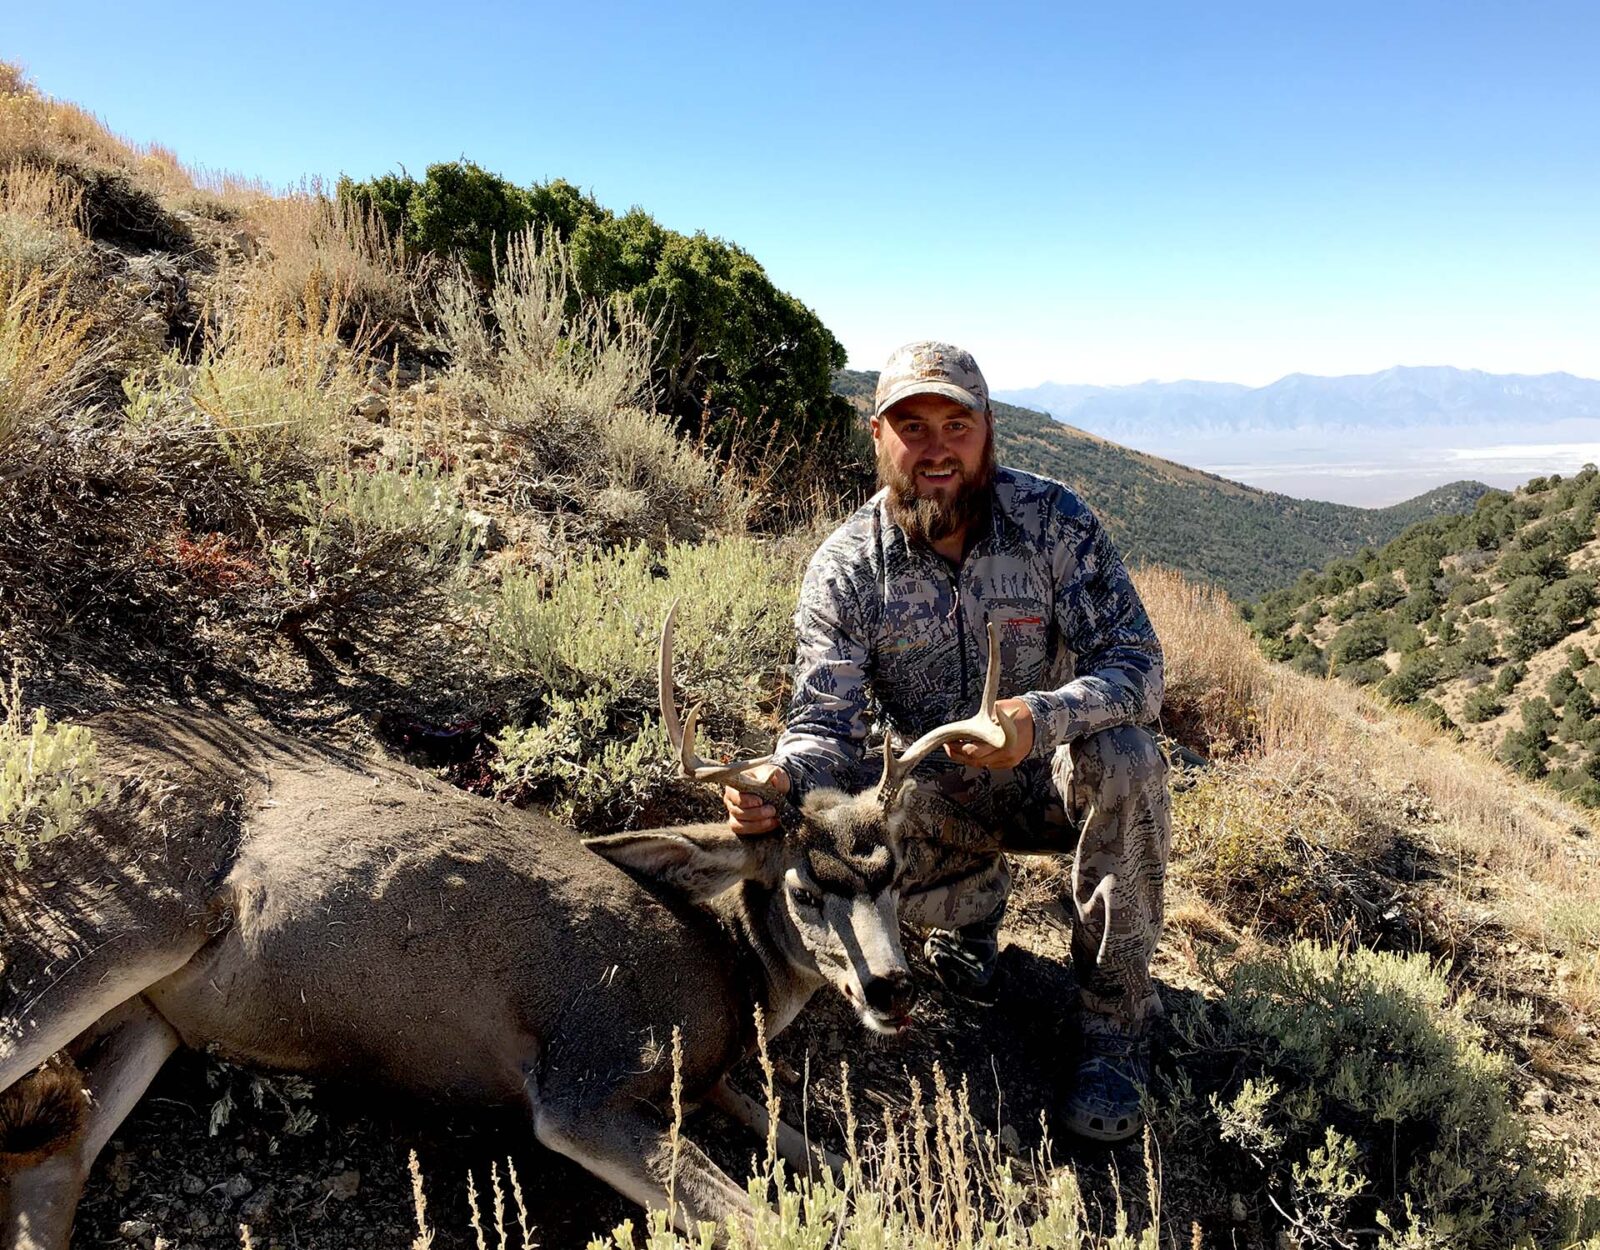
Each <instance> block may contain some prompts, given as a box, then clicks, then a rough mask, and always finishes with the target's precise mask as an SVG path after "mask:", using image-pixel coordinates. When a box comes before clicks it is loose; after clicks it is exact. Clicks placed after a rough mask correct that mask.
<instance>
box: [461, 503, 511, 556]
mask: <svg viewBox="0 0 1600 1250" xmlns="http://www.w3.org/2000/svg"><path fill="white" fill-rule="evenodd" d="M466 521H467V524H468V525H470V526H472V528H473V529H475V530H476V531H477V532H478V541H479V543H481V544H482V546H483V549H484V550H485V551H499V550H500V548H502V547H504V546H505V545H506V536H505V534H504V533H503V532H502V531H501V529H500V526H499V525H497V524H496V523H495V519H494V518H493V517H492V516H490V515H489V514H488V513H487V512H479V511H477V510H476V509H473V508H468V509H467V512H466Z"/></svg>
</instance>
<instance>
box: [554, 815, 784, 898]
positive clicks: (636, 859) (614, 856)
mask: <svg viewBox="0 0 1600 1250" xmlns="http://www.w3.org/2000/svg"><path fill="white" fill-rule="evenodd" d="M780 836H781V835H779V834H763V835H761V836H759V837H754V838H741V837H739V836H738V835H736V834H734V833H733V832H732V831H730V830H727V829H721V830H712V831H703V830H699V829H693V828H690V829H652V830H647V831H646V832H643V833H614V834H612V835H610V836H609V837H604V838H585V839H584V840H583V844H584V845H585V846H586V847H588V848H589V849H590V850H591V851H593V852H595V854H597V855H603V856H604V857H605V858H606V859H609V860H610V861H611V862H612V863H613V864H616V865H617V866H618V867H621V868H626V869H628V870H629V871H630V872H635V873H638V874H639V875H640V876H643V877H649V878H650V879H651V880H654V881H659V882H661V884H663V885H666V886H670V887H671V888H672V889H674V890H677V891H678V892H679V893H681V894H684V895H686V896H687V897H688V898H689V899H691V900H692V901H694V902H702V901H704V900H705V899H708V898H715V897H716V896H717V895H718V894H721V893H722V892H723V891H724V890H727V889H730V888H731V887H733V886H735V885H737V884H739V882H741V881H768V882H769V883H770V879H771V878H772V875H773V867H772V866H773V864H774V863H775V855H774V851H775V850H776V848H777V844H778V840H779V838H780Z"/></svg>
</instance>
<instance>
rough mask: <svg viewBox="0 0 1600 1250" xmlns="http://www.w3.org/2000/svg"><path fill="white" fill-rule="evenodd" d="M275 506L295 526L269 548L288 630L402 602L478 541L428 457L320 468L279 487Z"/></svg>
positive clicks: (451, 486)
mask: <svg viewBox="0 0 1600 1250" xmlns="http://www.w3.org/2000/svg"><path fill="white" fill-rule="evenodd" d="M284 506H285V509H286V511H287V513H288V514H289V515H290V517H292V518H293V522H294V524H293V525H292V526H291V527H290V528H288V529H286V530H285V531H283V532H281V533H280V534H279V535H278V536H277V538H276V539H275V540H274V541H273V542H272V543H271V545H270V547H269V553H268V554H269V557H270V566H269V567H270V570H271V573H272V576H273V578H274V580H275V581H276V582H277V584H278V586H279V588H280V591H281V593H282V596H283V598H282V602H281V604H280V623H281V625H282V626H283V627H284V628H285V629H286V630H287V631H288V632H289V633H291V634H296V633H298V631H299V630H300V629H302V628H304V627H305V626H306V625H308V624H310V623H311V622H312V621H324V622H326V623H328V624H330V625H331V626H332V627H333V628H334V629H335V630H336V631H337V630H339V629H340V628H341V627H342V626H343V625H344V624H346V623H347V622H348V621H349V620H350V619H352V618H353V617H354V616H356V615H357V614H362V613H368V614H370V613H376V612H382V611H385V610H387V609H389V608H392V607H396V606H398V605H401V604H404V603H406V602H407V601H409V600H411V599H412V598H413V597H414V596H416V595H417V594H418V593H420V592H421V591H422V590H423V589H424V588H425V587H427V586H428V585H429V584H431V583H432V582H433V581H434V580H435V579H436V578H437V577H438V576H439V575H440V574H441V573H448V572H449V571H450V570H451V569H452V567H457V566H460V565H461V564H462V562H463V561H465V560H466V559H467V558H469V557H470V556H471V554H472V553H473V552H474V551H475V550H476V548H477V546H478V542H479V531H478V530H477V529H476V528H475V527H474V525H473V524H472V521H471V519H470V518H469V516H468V514H467V510H466V508H465V507H463V505H462V503H461V492H460V486H459V484H458V483H457V482H456V480H455V478H454V477H453V476H451V475H450V474H447V473H446V472H445V471H444V470H442V469H441V468H439V466H438V465H437V464H435V463H434V462H433V461H429V460H423V461H412V462H409V463H405V464H401V465H399V466H393V465H391V466H383V467H379V468H376V469H361V468H353V469H352V468H346V467H344V466H343V465H340V466H337V467H334V468H326V469H323V470H322V471H321V472H320V473H318V474H317V475H316V477H315V478H313V479H312V480H311V481H310V482H294V483H292V484H290V485H289V486H288V487H286V488H285V495H284Z"/></svg>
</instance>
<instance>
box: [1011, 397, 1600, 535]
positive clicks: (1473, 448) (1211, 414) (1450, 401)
mask: <svg viewBox="0 0 1600 1250" xmlns="http://www.w3.org/2000/svg"><path fill="white" fill-rule="evenodd" d="M995 394H996V396H997V397H1001V398H1004V399H1006V400H1008V401H1010V402H1012V403H1015V404H1020V405H1025V406H1027V407H1031V408H1038V409H1041V410H1043V411H1045V412H1048V413H1050V415H1051V416H1053V417H1055V418H1056V419H1057V420H1060V421H1064V422H1068V423H1070V424H1072V425H1074V426H1078V427H1079V428H1081V429H1085V430H1088V431H1089V432H1090V433H1093V434H1098V435H1100V436H1102V437H1104V438H1109V439H1113V440H1115V441H1116V442H1119V443H1122V444H1124V445H1126V446H1129V447H1133V448H1137V449H1138V450H1140V451H1146V452H1150V453H1152V454H1155V455H1159V456H1164V457H1167V458H1169V459H1172V460H1176V461H1179V462H1181V463H1183V464H1188V465H1193V466H1194V467H1196V468H1200V469H1205V470H1207V471H1208V472H1212V473H1217V474H1220V475H1222V476H1224V477H1228V478H1232V479H1234V480H1236V481H1241V482H1247V483H1249V484H1250V485H1252V486H1259V487H1261V488H1262V489H1264V490H1271V491H1277V492H1280V493H1282V494H1286V495H1293V496H1298V497H1302V498H1311V499H1323V500H1328V501H1331V502H1335V503H1346V504H1356V505H1361V506H1365V507H1386V506H1388V505H1390V504H1394V503H1398V502H1399V501H1401V500H1404V499H1408V498H1411V497H1412V496H1414V495H1417V494H1419V493H1421V492H1423V491H1427V490H1430V489H1432V488H1434V487H1436V486H1441V485H1444V484H1446V483H1449V482H1455V481H1460V480H1462V479H1464V478H1466V479H1474V480H1477V481H1480V482H1485V483H1487V484H1488V485H1490V486H1496V487H1503V488H1508V489H1509V488H1511V487H1514V486H1516V485H1518V484H1520V483H1522V482H1525V481H1527V480H1528V479H1529V478H1530V477H1534V476H1537V475H1541V474H1548V473H1564V474H1570V473H1572V472H1575V471H1576V470H1577V469H1578V468H1580V467H1581V466H1582V465H1583V464H1585V463H1589V462H1596V461H1600V381H1594V380H1591V379H1587V378H1580V377H1576V376H1574V375H1572V374H1570V373H1547V374H1537V375H1529V374H1492V373H1484V372H1482V371H1480V370H1475V369H1455V368H1449V367H1443V366H1441V367H1430V368H1409V367H1396V368H1392V369H1385V370H1383V371H1382V372H1379V373H1372V374H1358V375H1352V376H1347V377H1316V376H1312V375H1308V374H1300V373H1295V374H1290V375H1288V376H1287V377H1284V378H1280V379H1279V380H1278V381H1276V382H1274V383H1272V384H1271V385H1268V386H1262V387H1248V386H1241V385H1238V384H1235V383H1228V382H1199V381H1180V382H1144V383H1139V384H1137V385H1133V386H1088V385H1070V384H1060V383H1049V382H1047V383H1044V384H1042V385H1040V386H1035V387H1028V388H1025V389H1002V390H998V391H996V392H995Z"/></svg>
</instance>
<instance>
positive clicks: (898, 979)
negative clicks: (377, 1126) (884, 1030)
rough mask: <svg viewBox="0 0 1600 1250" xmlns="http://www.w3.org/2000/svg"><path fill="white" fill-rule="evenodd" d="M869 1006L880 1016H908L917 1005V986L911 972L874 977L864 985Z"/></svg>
mask: <svg viewBox="0 0 1600 1250" xmlns="http://www.w3.org/2000/svg"><path fill="white" fill-rule="evenodd" d="M862 993H863V995H864V996H865V997H866V1000H867V1006H868V1007H870V1008H872V1010H873V1011H875V1012H877V1013H878V1014H879V1015H880V1016H906V1015H910V1014H911V1009H912V1008H913V1007H915V1006H916V1005H917V986H916V983H915V982H914V981H912V979H911V974H910V973H909V972H891V973H890V974H889V975H888V976H886V977H873V978H872V980H870V981H868V982H867V983H866V985H864V986H862Z"/></svg>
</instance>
